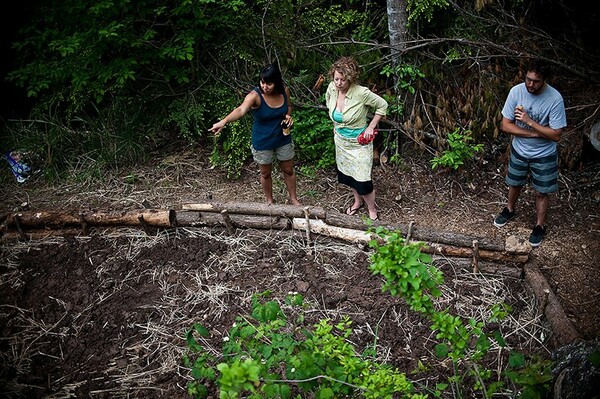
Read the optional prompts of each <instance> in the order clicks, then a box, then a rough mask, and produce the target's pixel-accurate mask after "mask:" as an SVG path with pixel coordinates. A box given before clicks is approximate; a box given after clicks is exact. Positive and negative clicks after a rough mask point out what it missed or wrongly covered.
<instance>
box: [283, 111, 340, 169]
mask: <svg viewBox="0 0 600 399" xmlns="http://www.w3.org/2000/svg"><path fill="white" fill-rule="evenodd" d="M293 115H294V127H293V128H292V138H293V140H294V145H295V146H296V151H297V154H298V156H297V161H298V162H299V163H302V164H305V165H309V166H310V168H312V169H324V168H328V167H330V166H332V165H334V164H335V144H334V142H333V133H332V129H333V125H332V124H331V120H330V119H329V118H328V117H327V113H326V112H324V111H323V110H319V109H316V108H296V109H295V110H294V113H293ZM305 173H310V172H309V171H305Z"/></svg>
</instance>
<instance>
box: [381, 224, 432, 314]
mask: <svg viewBox="0 0 600 399" xmlns="http://www.w3.org/2000/svg"><path fill="white" fill-rule="evenodd" d="M376 233H377V234H378V235H379V236H380V237H382V238H385V240H386V242H385V244H380V243H379V241H378V240H371V241H370V242H369V246H370V247H371V248H375V252H374V253H373V254H372V255H371V265H370V266H369V268H370V270H371V272H372V273H373V274H375V275H377V274H379V275H381V276H382V277H383V278H384V283H383V285H382V288H381V289H382V291H384V292H385V291H389V292H390V294H391V295H392V296H402V297H403V298H404V299H405V300H406V302H407V303H408V304H409V305H410V307H411V309H413V310H415V311H417V312H421V313H432V312H433V311H434V309H433V301H432V298H437V297H439V296H440V294H441V292H440V290H439V288H438V286H439V285H440V284H441V283H442V282H443V276H442V273H441V272H440V271H439V270H438V269H437V268H436V267H435V266H433V265H432V264H431V256H429V255H427V254H424V253H421V248H422V247H423V245H424V244H423V243H407V242H406V241H405V240H404V238H403V237H402V235H401V234H400V232H398V231H392V232H390V231H388V230H386V229H383V228H381V227H378V228H377V229H376Z"/></svg>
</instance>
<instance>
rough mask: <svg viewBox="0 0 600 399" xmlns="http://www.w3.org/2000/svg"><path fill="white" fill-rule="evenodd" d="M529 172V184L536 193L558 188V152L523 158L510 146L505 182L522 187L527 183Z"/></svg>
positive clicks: (545, 192)
mask: <svg viewBox="0 0 600 399" xmlns="http://www.w3.org/2000/svg"><path fill="white" fill-rule="evenodd" d="M530 172H531V185H532V186H533V188H534V189H535V191H537V192H538V193H541V194H549V193H553V192H555V191H556V190H558V154H557V153H556V152H555V153H554V154H551V155H548V156H545V157H540V158H525V157H523V156H522V155H519V154H517V152H516V151H515V150H514V148H512V147H511V149H510V161H509V162H508V173H507V174H506V184H508V185H509V186H513V187H522V186H524V185H525V184H526V183H527V175H528V174H529V173H530Z"/></svg>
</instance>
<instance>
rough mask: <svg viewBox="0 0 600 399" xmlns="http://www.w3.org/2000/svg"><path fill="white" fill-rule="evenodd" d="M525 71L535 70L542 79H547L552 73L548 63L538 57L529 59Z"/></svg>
mask: <svg viewBox="0 0 600 399" xmlns="http://www.w3.org/2000/svg"><path fill="white" fill-rule="evenodd" d="M525 72H535V73H537V74H538V76H540V77H541V78H542V79H544V80H548V79H549V78H550V76H551V75H552V70H551V69H550V66H549V65H548V63H547V62H545V61H544V60H541V59H539V58H535V59H532V60H529V62H528V63H527V69H526V70H525Z"/></svg>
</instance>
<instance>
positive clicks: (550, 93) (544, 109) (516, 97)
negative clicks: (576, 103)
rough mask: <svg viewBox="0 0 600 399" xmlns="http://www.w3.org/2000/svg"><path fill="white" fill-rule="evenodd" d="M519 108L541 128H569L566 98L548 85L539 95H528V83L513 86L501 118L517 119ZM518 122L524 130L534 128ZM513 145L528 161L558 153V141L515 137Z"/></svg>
mask: <svg viewBox="0 0 600 399" xmlns="http://www.w3.org/2000/svg"><path fill="white" fill-rule="evenodd" d="M517 105H522V106H523V108H525V112H527V115H529V116H530V117H531V119H533V120H534V121H536V122H537V123H539V124H540V125H542V126H550V127H551V128H552V129H562V128H564V127H565V126H567V115H566V112H565V103H564V101H563V98H562V96H561V95H560V93H559V92H558V90H556V89H555V88H554V87H552V86H550V85H549V84H546V88H545V89H544V91H543V92H541V93H540V94H531V93H529V92H528V91H527V87H525V83H521V84H518V85H516V86H514V87H513V88H512V89H510V92H509V93H508V97H507V98H506V102H505V103H504V108H502V116H503V117H505V118H506V119H510V120H515V107H516V106H517ZM515 123H516V124H517V126H519V127H522V128H524V129H531V128H530V127H529V126H527V125H525V124H524V123H521V122H520V121H516V120H515ZM512 145H513V147H514V149H515V151H517V153H518V154H519V155H522V156H523V157H526V158H539V157H544V156H546V155H550V154H553V153H554V152H556V142H555V141H552V140H548V139H544V138H541V137H535V138H526V137H518V136H513V141H512Z"/></svg>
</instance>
